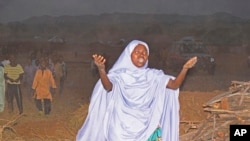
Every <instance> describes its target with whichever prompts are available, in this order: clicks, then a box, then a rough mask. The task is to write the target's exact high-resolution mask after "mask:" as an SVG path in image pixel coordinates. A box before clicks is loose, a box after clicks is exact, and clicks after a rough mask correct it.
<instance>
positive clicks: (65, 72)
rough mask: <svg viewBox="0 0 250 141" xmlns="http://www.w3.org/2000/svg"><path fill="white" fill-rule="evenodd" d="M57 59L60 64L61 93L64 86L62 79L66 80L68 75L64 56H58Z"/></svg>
mask: <svg viewBox="0 0 250 141" xmlns="http://www.w3.org/2000/svg"><path fill="white" fill-rule="evenodd" d="M59 61H60V63H61V65H62V77H61V78H60V90H59V94H62V92H63V88H64V81H65V80H66V78H67V75H68V68H67V65H66V62H65V61H64V57H63V56H62V55H60V56H59Z"/></svg>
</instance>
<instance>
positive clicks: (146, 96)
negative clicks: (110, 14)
mask: <svg viewBox="0 0 250 141" xmlns="http://www.w3.org/2000/svg"><path fill="white" fill-rule="evenodd" d="M138 44H142V45H144V46H145V47H146V48H147V50H148V53H149V48H148V45H147V44H146V43H145V42H142V41H139V40H133V41H131V42H130V43H129V44H128V45H127V47H126V48H125V49H124V51H123V52H122V54H121V55H120V57H119V58H118V60H117V61H116V62H115V64H114V65H113V67H112V68H111V69H110V71H109V73H108V77H109V79H110V81H111V82H112V84H113V87H112V91H110V92H107V91H106V90H105V89H104V88H103V86H102V83H101V81H100V80H98V82H97V83H96V85H95V88H94V90H93V93H92V97H91V101H90V105H89V112H88V116H87V118H86V120H85V122H84V124H83V126H82V127H81V129H80V130H79V131H78V134H77V137H76V140H77V141H147V139H148V138H149V137H150V135H151V134H152V133H153V132H154V130H155V129H156V128H157V127H158V126H160V127H161V128H162V140H163V141H178V140H179V99H178V97H179V89H177V90H171V89H168V88H166V85H167V83H168V81H169V79H171V78H172V79H173V78H174V77H173V76H169V75H165V74H164V73H163V71H161V70H157V69H152V68H148V62H147V63H146V64H145V65H144V66H143V67H141V68H138V67H136V66H135V65H133V63H132V61H131V53H132V51H133V50H134V48H135V47H136V46H137V45H138Z"/></svg>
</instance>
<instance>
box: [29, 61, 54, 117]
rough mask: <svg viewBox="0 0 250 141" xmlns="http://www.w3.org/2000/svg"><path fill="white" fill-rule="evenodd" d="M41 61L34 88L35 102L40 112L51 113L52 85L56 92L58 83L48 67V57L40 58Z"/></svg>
mask: <svg viewBox="0 0 250 141" xmlns="http://www.w3.org/2000/svg"><path fill="white" fill-rule="evenodd" d="M39 62H40V67H39V69H37V71H36V74H35V77H34V81H33V85H32V89H33V90H34V98H35V103H36V107H37V109H38V110H39V114H42V113H44V114H45V115H49V114H50V111H51V101H52V95H51V92H50V88H51V87H52V93H54V91H55V88H56V83H55V80H54V78H53V75H52V72H51V71H50V70H49V69H48V68H47V62H46V59H40V61H39Z"/></svg>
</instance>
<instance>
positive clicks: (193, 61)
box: [183, 56, 197, 69]
mask: <svg viewBox="0 0 250 141" xmlns="http://www.w3.org/2000/svg"><path fill="white" fill-rule="evenodd" d="M196 62H197V57H196V56H195V57H192V58H190V59H189V60H188V61H187V62H186V63H185V64H184V66H183V68H184V69H190V68H192V67H193V66H194V65H195V64H196Z"/></svg>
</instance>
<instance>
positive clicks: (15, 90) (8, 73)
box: [4, 54, 24, 114]
mask: <svg viewBox="0 0 250 141" xmlns="http://www.w3.org/2000/svg"><path fill="white" fill-rule="evenodd" d="M9 61H10V64H7V65H6V66H5V67H4V78H5V80H6V82H7V91H6V98H7V101H8V108H9V112H10V113H12V112H13V110H14V108H13V100H14V97H15V98H16V102H17V106H18V109H19V114H22V113H23V102H22V93H21V87H20V85H21V80H22V78H23V74H24V71H23V67H22V66H21V65H20V64H18V63H17V62H16V56H15V55H14V54H10V56H9Z"/></svg>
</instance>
